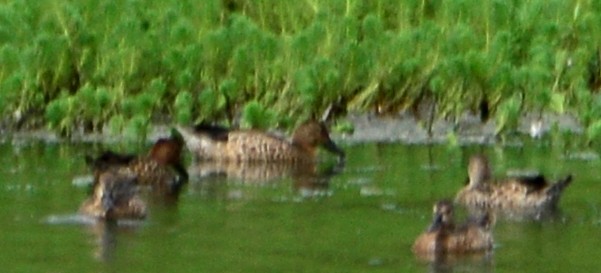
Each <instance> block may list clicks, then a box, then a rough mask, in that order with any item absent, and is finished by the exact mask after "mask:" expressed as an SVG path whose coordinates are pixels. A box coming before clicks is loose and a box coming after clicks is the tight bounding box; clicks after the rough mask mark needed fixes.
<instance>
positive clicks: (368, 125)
mask: <svg viewBox="0 0 601 273" xmlns="http://www.w3.org/2000/svg"><path fill="white" fill-rule="evenodd" d="M346 120H347V121H349V122H350V123H351V124H352V125H353V127H354V132H353V133H352V134H341V133H336V132H333V133H332V138H333V139H334V140H335V141H339V142H341V143H343V144H349V145H353V144H360V143H369V142H386V143H405V144H440V143H446V142H447V141H449V135H454V136H455V137H456V140H457V142H458V144H461V145H469V144H493V143H496V142H498V141H499V140H498V139H497V137H496V136H495V128H496V123H495V121H494V120H493V119H490V120H489V121H487V122H485V123H482V122H481V121H480V119H479V118H478V117H477V116H475V115H472V114H469V113H466V114H463V115H462V116H461V117H459V118H458V119H457V120H456V121H451V120H436V121H434V123H433V126H432V132H431V135H428V131H427V126H426V122H425V121H420V120H418V119H416V118H415V117H414V116H413V115H412V114H411V113H409V112H401V113H398V114H395V115H387V116H379V115H375V114H349V115H348V116H347V117H346ZM537 120H539V115H534V114H527V115H524V116H522V117H521V118H520V120H519V125H518V128H517V132H518V133H520V134H524V135H529V134H531V128H532V125H533V124H534V123H535V122H536V121H537ZM540 120H541V121H542V123H541V125H542V126H541V128H540V133H541V134H545V133H548V131H549V130H551V128H552V126H557V128H559V130H562V131H569V132H572V133H575V134H581V133H582V132H583V127H582V126H581V125H580V123H579V121H578V120H577V119H576V118H575V117H573V116H571V115H568V114H564V115H557V114H550V113H546V114H543V115H542V118H540ZM169 129H170V127H169V126H168V125H155V126H153V128H152V129H151V132H149V134H148V137H147V141H149V142H150V141H154V140H156V139H157V138H159V137H163V136H166V135H168V134H169ZM0 135H1V136H0V142H11V143H27V142H36V141H37V142H46V143H106V144H110V143H118V142H123V141H126V138H125V137H124V136H122V135H121V136H120V135H112V134H110V133H109V132H108V131H107V130H105V131H104V132H102V133H92V134H86V133H83V132H80V133H75V134H73V136H72V137H71V139H67V138H63V137H60V136H59V135H58V134H56V133H54V132H51V131H49V130H46V129H37V130H24V131H16V132H11V131H8V130H0Z"/></svg>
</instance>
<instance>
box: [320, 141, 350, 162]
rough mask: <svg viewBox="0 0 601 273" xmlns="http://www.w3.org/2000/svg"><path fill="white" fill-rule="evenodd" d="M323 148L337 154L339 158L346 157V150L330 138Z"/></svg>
mask: <svg viewBox="0 0 601 273" xmlns="http://www.w3.org/2000/svg"><path fill="white" fill-rule="evenodd" d="M323 148H324V149H326V150H327V151H329V152H331V153H333V154H335V155H337V156H338V158H339V159H341V160H342V159H344V157H345V156H346V155H345V154H344V151H343V150H342V149H340V148H339V147H338V146H336V144H335V143H334V142H333V141H332V140H330V139H328V141H326V142H325V143H324V144H323Z"/></svg>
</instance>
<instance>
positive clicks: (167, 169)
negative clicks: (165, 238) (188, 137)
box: [86, 130, 188, 191]
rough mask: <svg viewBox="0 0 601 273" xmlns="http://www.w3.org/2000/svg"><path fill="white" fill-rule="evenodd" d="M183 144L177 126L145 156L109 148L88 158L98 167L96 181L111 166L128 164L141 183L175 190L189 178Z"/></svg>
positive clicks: (128, 167) (116, 166)
mask: <svg viewBox="0 0 601 273" xmlns="http://www.w3.org/2000/svg"><path fill="white" fill-rule="evenodd" d="M183 145H184V142H183V139H182V138H181V136H180V135H179V133H177V132H176V131H175V130H174V134H173V135H172V137H170V138H161V139H159V140H157V141H156V142H155V144H154V145H153V147H152V149H151V150H150V152H149V153H148V154H147V155H145V156H135V155H130V154H118V153H115V152H112V151H106V152H104V153H102V154H101V155H100V156H98V157H97V158H90V157H87V158H86V161H87V162H88V164H89V165H90V166H92V169H93V170H94V177H95V179H94V180H95V181H98V180H99V179H98V177H99V176H100V175H101V174H102V173H104V172H106V171H108V170H111V169H114V168H125V169H127V170H129V171H131V172H132V173H134V174H135V175H136V176H137V183H138V184H139V185H149V186H153V187H155V188H160V189H166V190H169V191H174V190H177V189H178V188H179V187H180V186H181V185H182V184H183V183H185V182H186V181H187V179H188V173H187V171H186V168H185V167H184V166H183V163H182V148H183Z"/></svg>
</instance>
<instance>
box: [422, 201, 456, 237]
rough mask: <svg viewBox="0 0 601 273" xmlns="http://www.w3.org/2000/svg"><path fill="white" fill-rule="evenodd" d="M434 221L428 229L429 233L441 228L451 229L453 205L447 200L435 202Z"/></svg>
mask: <svg viewBox="0 0 601 273" xmlns="http://www.w3.org/2000/svg"><path fill="white" fill-rule="evenodd" d="M433 213H434V220H433V221H432V225H431V226H430V228H429V229H428V230H429V231H434V230H438V229H440V228H443V227H453V226H454V225H455V224H454V222H453V203H452V202H451V201H449V200H442V201H438V202H436V204H434V208H433Z"/></svg>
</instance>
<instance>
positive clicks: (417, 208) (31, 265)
mask: <svg viewBox="0 0 601 273" xmlns="http://www.w3.org/2000/svg"><path fill="white" fill-rule="evenodd" d="M91 148H92V147H91V146H87V145H47V144H28V145H22V146H19V147H12V146H10V145H8V144H2V145H0V154H1V155H2V156H1V157H0V207H1V208H2V209H1V210H0V225H1V229H0V230H1V231H0V246H1V248H2V255H0V264H2V267H3V271H4V272H161V271H162V272H399V271H401V272H429V271H443V272H481V271H494V272H516V271H517V270H519V271H522V272H591V271H596V270H598V268H601V259H599V258H598V257H600V256H601V250H600V248H599V247H598V246H599V245H600V244H601V236H599V234H600V233H601V212H600V211H599V208H600V204H599V196H601V195H600V192H599V191H600V189H601V186H599V185H598V182H599V180H598V177H600V175H599V173H600V172H601V168H600V165H601V162H600V161H598V160H597V161H578V160H566V159H565V157H564V155H563V153H562V151H558V150H554V149H552V148H548V147H540V146H537V145H534V144H533V145H529V146H526V147H523V148H511V147H505V148H492V147H488V148H480V147H469V148H465V149H455V150H450V149H448V148H447V147H445V146H434V147H427V146H406V145H392V144H385V145H384V144H369V145H357V146H347V147H345V150H346V151H347V162H346V164H345V166H344V168H343V169H342V170H341V171H340V172H339V173H338V174H335V175H332V176H331V177H329V178H322V179H321V183H320V184H319V187H317V189H316V190H315V192H316V194H315V195H314V196H311V194H310V193H311V192H312V191H311V189H310V187H308V186H299V182H298V181H297V180H298V178H294V177H282V178H279V179H275V180H273V181H271V182H269V183H257V182H253V183H241V182H240V181H236V179H232V178H224V177H222V176H220V177H211V178H202V179H201V178H199V177H197V176H193V177H192V179H191V181H190V183H189V185H187V187H186V188H185V189H184V190H183V192H182V194H181V196H180V197H179V200H178V201H177V202H175V203H165V202H159V201H157V200H154V201H153V200H149V203H150V204H149V209H150V215H149V217H148V219H147V220H145V221H144V222H142V223H141V224H137V225H132V226H126V227H123V226H120V227H111V226H108V227H107V226H103V225H84V224H76V223H49V222H48V219H49V217H55V216H58V217H61V216H65V215H67V216H68V215H73V214H74V213H75V212H76V211H77V208H78V206H79V204H80V203H81V202H82V201H83V200H84V199H85V198H86V194H87V191H86V189H85V188H83V187H78V186H75V185H73V183H72V181H73V178H74V177H76V176H80V175H85V174H87V170H86V168H85V166H84V163H83V160H82V158H83V155H84V154H85V153H87V152H89V151H90V150H92V149H91ZM475 151H484V152H485V153H487V154H488V155H489V156H490V158H491V161H492V162H493V164H494V166H495V173H496V174H504V173H505V172H506V171H507V170H511V169H523V168H527V169H538V170H540V171H542V172H543V173H545V174H546V175H548V176H549V177H552V178H558V177H561V176H563V175H565V174H568V173H570V172H571V173H573V174H574V177H575V180H574V183H573V184H572V185H571V187H570V188H568V190H567V192H566V195H565V196H564V198H563V199H562V202H561V205H560V207H561V208H562V211H561V214H560V215H559V216H557V217H555V218H552V219H550V220H546V221H543V222H533V221H525V222H515V221H513V222H512V221H507V220H503V219H499V221H498V222H497V225H496V227H495V230H494V234H495V239H496V247H495V250H494V252H493V253H492V255H491V256H490V257H486V258H469V259H461V260H459V261H456V262H452V263H449V264H444V265H434V264H429V263H427V262H423V261H419V260H417V259H416V258H415V257H414V255H413V254H412V253H411V251H410V246H411V244H412V243H413V240H414V239H415V238H416V237H417V235H419V233H420V232H422V231H423V230H424V229H425V228H426V227H427V226H428V224H429V221H430V218H431V216H430V213H431V206H432V204H433V202H434V201H435V200H438V199H440V198H445V197H446V198H451V197H453V196H454V194H455V192H456V191H457V190H458V189H459V188H460V187H461V185H462V183H463V182H464V181H465V179H466V174H465V166H466V161H467V158H468V157H469V155H470V154H471V153H473V152H475ZM324 180H326V181H329V183H328V184H324ZM300 184H302V183H300Z"/></svg>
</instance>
